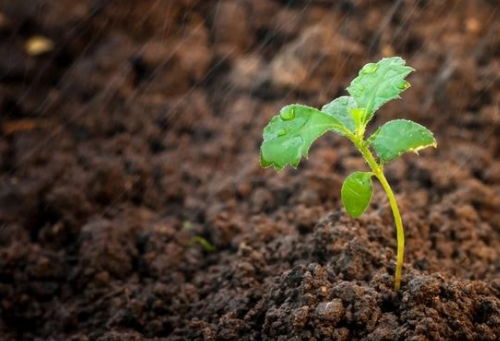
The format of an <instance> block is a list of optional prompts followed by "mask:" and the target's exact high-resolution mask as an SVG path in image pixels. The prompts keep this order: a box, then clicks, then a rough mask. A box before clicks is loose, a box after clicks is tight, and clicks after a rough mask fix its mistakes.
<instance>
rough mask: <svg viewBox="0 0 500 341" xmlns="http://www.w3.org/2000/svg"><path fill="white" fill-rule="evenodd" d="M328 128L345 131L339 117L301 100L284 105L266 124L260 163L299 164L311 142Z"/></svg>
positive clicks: (281, 167) (279, 166) (277, 167)
mask: <svg viewBox="0 0 500 341" xmlns="http://www.w3.org/2000/svg"><path fill="white" fill-rule="evenodd" d="M329 130H333V131H336V132H339V133H343V134H345V133H346V130H345V128H344V126H343V125H342V123H340V121H339V120H337V119H336V118H334V117H332V116H330V115H327V114H325V113H323V112H321V111H319V110H318V109H315V108H311V107H307V106H305V105H299V104H293V105H288V106H286V107H284V108H283V109H281V111H280V114H279V115H276V116H274V117H273V118H272V119H271V121H270V122H269V124H268V125H267V126H266V127H265V128H264V141H263V142H262V146H261V148H260V164H261V166H262V167H265V168H267V167H270V166H274V168H275V169H276V170H278V171H279V170H281V169H283V168H284V167H285V166H286V165H291V166H292V167H297V166H298V165H299V162H300V159H301V158H302V157H306V158H307V153H308V151H309V148H310V147H311V145H312V143H313V142H314V141H315V140H316V139H317V138H319V137H320V136H321V135H323V134H324V133H326V132H327V131H329Z"/></svg>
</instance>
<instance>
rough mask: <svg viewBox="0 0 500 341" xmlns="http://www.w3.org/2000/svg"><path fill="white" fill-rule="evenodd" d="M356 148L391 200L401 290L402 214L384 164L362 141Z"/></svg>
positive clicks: (359, 141)
mask: <svg viewBox="0 0 500 341" xmlns="http://www.w3.org/2000/svg"><path fill="white" fill-rule="evenodd" d="M353 142H354V144H355V146H356V148H358V150H359V151H360V152H361V154H363V157H364V158H365V160H366V162H367V163H368V165H369V166H370V168H371V169H372V172H373V174H374V175H375V176H376V177H377V179H378V180H379V181H380V184H381V185H382V187H383V188H384V191H385V193H386V194H387V198H388V199H389V204H390V206H391V209H392V215H393V216H394V223H395V224H396V236H397V244H398V250H397V258H396V274H395V277H394V289H395V290H399V288H400V287H401V272H402V270H403V258H404V250H405V234H404V229H403V221H402V219H401V214H400V213H399V207H398V203H397V201H396V197H395V196H394V192H393V191H392V188H391V186H390V185H389V182H387V179H386V178H385V175H384V169H383V165H382V164H378V163H377V161H375V158H374V157H373V155H372V153H371V151H370V149H369V148H368V146H367V144H366V143H365V142H364V141H363V140H362V139H360V140H358V139H354V140H353Z"/></svg>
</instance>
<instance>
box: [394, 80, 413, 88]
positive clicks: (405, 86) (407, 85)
mask: <svg viewBox="0 0 500 341" xmlns="http://www.w3.org/2000/svg"><path fill="white" fill-rule="evenodd" d="M397 87H398V89H401V90H406V89H408V88H409V87H410V83H408V82H407V81H405V80H402V81H401V82H399V83H398V85H397Z"/></svg>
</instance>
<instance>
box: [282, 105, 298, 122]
mask: <svg viewBox="0 0 500 341" xmlns="http://www.w3.org/2000/svg"><path fill="white" fill-rule="evenodd" d="M280 116H281V118H282V119H283V121H290V120H293V119H294V118H295V108H291V109H287V110H284V111H282V112H281V114H280Z"/></svg>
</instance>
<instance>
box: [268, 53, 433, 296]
mask: <svg viewBox="0 0 500 341" xmlns="http://www.w3.org/2000/svg"><path fill="white" fill-rule="evenodd" d="M412 71H414V70H413V68H411V67H409V66H406V65H405V61H404V60H403V59H401V58H400V57H392V58H384V59H382V60H380V61H379V62H378V63H369V64H366V65H365V66H364V67H363V68H362V69H361V70H360V71H359V74H358V77H356V78H355V79H354V80H353V81H352V82H351V84H350V85H349V87H348V88H347V91H348V92H349V94H350V96H341V97H339V98H336V99H335V100H333V101H332V102H330V103H328V104H326V105H325V106H323V107H322V108H321V110H318V109H315V108H312V107H308V106H305V105H300V104H292V105H288V106H285V107H284V108H282V109H281V111H280V113H279V115H276V116H274V117H273V118H272V119H271V121H270V122H269V124H268V125H267V126H266V127H265V128H264V141H263V143H262V146H261V153H260V163H261V166H262V167H265V168H267V167H271V166H272V167H274V168H275V169H276V170H277V171H280V170H282V169H283V168H284V167H286V166H287V165H290V166H292V167H294V168H296V167H297V166H298V165H299V162H300V159H301V158H302V157H305V158H307V155H308V151H309V148H310V147H311V145H312V143H313V142H314V141H315V140H316V139H318V138H319V137H320V136H322V135H323V134H325V133H326V132H328V131H332V132H335V133H338V134H340V135H342V136H344V137H346V138H348V139H349V140H351V142H352V143H353V144H354V146H355V147H356V148H357V149H358V150H359V152H360V153H361V154H362V155H363V157H364V159H365V160H366V163H367V164H368V166H369V167H370V169H371V171H369V172H361V171H358V172H354V173H352V174H351V175H349V176H348V177H347V179H345V181H344V183H343V185H342V189H341V199H342V203H343V205H344V207H345V209H346V211H347V213H348V214H349V215H351V216H352V217H354V218H357V217H359V216H361V214H363V212H364V211H365V210H366V208H367V207H368V205H369V204H370V200H371V197H372V177H376V178H377V179H378V180H379V182H380V184H381V185H382V188H383V189H384V191H385V193H386V194H387V198H388V199H389V204H390V206H391V209H392V213H393V216H394V221H395V225H396V235H397V245H398V248H397V261H396V274H395V278H394V288H395V289H396V290H399V288H400V286H401V271H402V267H403V256H404V245H405V240H404V230H403V222H402V220H401V214H400V213H399V208H398V204H397V201H396V197H395V196H394V192H393V191H392V189H391V186H390V185H389V183H388V182H387V179H386V177H385V175H384V165H385V164H386V163H388V162H390V161H393V160H395V159H397V158H398V157H400V156H401V155H402V154H403V153H406V152H415V153H418V151H419V150H421V149H423V148H427V147H431V146H432V147H436V146H437V143H436V140H435V139H434V136H433V134H432V132H431V131H429V130H428V129H427V128H425V127H423V126H421V125H420V124H417V123H415V122H412V121H409V120H402V119H398V120H393V121H389V122H387V123H385V124H384V125H382V126H381V127H379V128H378V129H377V130H376V131H375V133H373V134H372V135H371V136H370V137H369V138H367V139H365V132H366V126H367V125H368V123H369V122H370V120H371V119H372V118H373V115H374V114H375V112H376V111H377V110H378V109H379V108H380V107H381V106H382V105H384V104H385V103H387V102H389V101H390V100H393V99H397V98H400V96H399V95H400V94H401V93H402V92H403V91H405V90H406V89H408V88H409V87H410V83H408V82H407V81H406V80H405V78H406V77H407V76H408V75H409V74H410V73H411V72H412ZM372 150H373V151H374V152H375V153H376V156H377V157H375V156H374V155H373V153H372Z"/></svg>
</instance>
